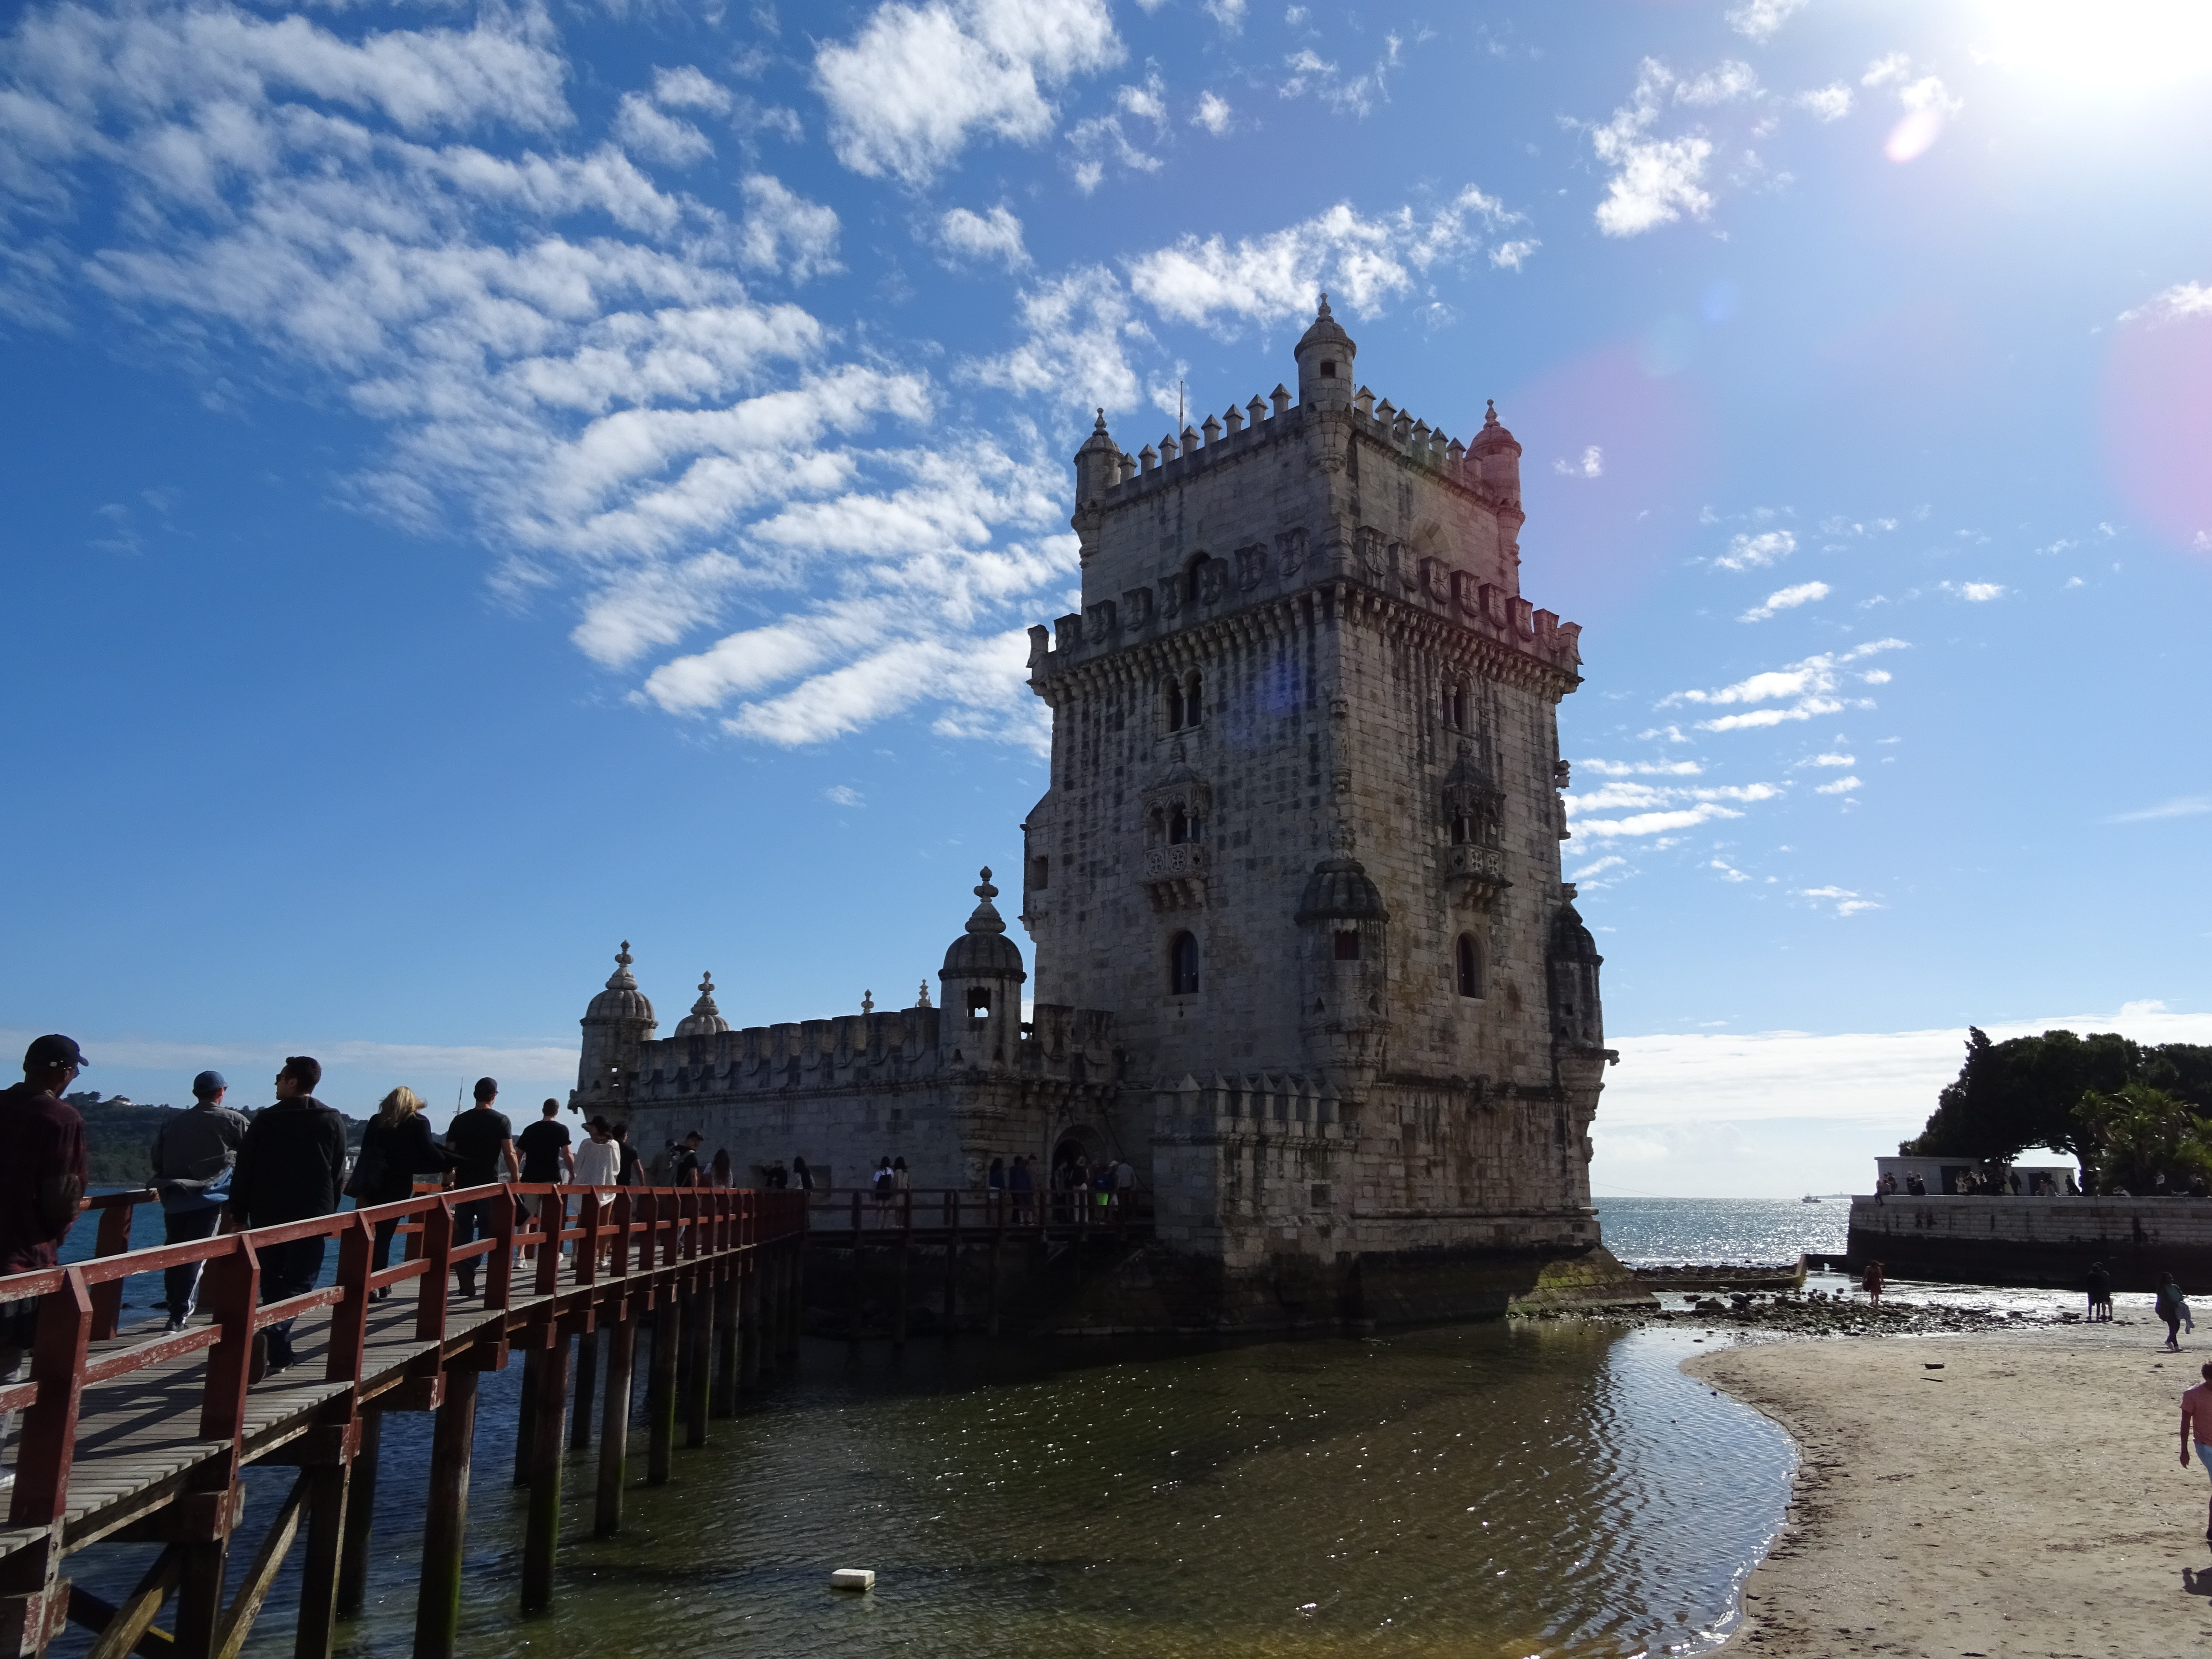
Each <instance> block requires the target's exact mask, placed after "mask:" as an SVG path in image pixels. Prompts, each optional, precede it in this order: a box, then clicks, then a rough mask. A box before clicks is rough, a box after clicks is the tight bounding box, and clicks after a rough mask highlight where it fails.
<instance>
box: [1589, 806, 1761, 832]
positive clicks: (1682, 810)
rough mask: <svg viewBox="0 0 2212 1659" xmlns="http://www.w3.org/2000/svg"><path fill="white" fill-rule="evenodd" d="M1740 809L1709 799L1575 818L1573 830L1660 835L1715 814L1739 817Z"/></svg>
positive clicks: (1712, 817) (1690, 827) (1687, 826)
mask: <svg viewBox="0 0 2212 1659" xmlns="http://www.w3.org/2000/svg"><path fill="white" fill-rule="evenodd" d="M1742 816H1743V814H1742V813H1741V812H1737V811H1730V810H1729V808H1728V807H1725V806H1723V805H1719V804H1717V802H1713V801H1701V802H1700V803H1699V804H1698V805H1695V806H1686V807H1679V808H1674V809H1672V810H1669V811H1656V812H1638V813H1634V814H1632V815H1631V816H1629V817H1625V818H1577V820H1576V821H1575V826H1574V829H1575V833H1576V834H1577V835H1578V836H1599V837H1601V838H1605V839H1610V838H1612V837H1613V836H1660V835H1665V834H1667V833H1668V831H1670V830H1674V829H1694V828H1696V827H1697V826H1698V825H1699V824H1701V823H1710V822H1711V821H1712V820H1713V819H1715V818H1740V817H1742Z"/></svg>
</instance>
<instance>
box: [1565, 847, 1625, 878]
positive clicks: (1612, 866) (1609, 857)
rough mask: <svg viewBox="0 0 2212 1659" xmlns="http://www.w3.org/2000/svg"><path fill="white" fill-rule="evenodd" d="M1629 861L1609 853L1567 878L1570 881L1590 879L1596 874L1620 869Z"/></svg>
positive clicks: (1599, 874)
mask: <svg viewBox="0 0 2212 1659" xmlns="http://www.w3.org/2000/svg"><path fill="white" fill-rule="evenodd" d="M1627 863H1628V860H1626V859H1625V858H1621V857H1620V856H1619V855H1618V854H1612V853H1608V854H1606V855H1605V857H1603V858H1601V859H1599V860H1596V861H1595V863H1592V864H1585V865H1584V866H1583V867H1582V868H1581V869H1579V870H1577V871H1576V872H1574V873H1573V874H1572V875H1571V876H1569V877H1568V878H1567V879H1568V880H1569V881H1588V880H1589V879H1590V878H1593V877H1595V876H1601V875H1603V874H1604V873H1605V872H1607V871H1608V870H1618V869H1620V868H1622V867H1624V866H1626V864H1627Z"/></svg>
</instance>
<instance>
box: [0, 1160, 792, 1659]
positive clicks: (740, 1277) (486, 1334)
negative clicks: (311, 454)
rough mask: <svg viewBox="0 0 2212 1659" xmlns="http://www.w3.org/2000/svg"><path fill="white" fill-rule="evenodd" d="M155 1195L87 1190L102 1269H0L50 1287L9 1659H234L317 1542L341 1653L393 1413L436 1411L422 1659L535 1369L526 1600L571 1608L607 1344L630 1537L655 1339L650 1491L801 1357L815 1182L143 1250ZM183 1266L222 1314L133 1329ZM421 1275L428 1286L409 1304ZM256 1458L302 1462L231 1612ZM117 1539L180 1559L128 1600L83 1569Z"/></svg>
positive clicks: (10, 1565)
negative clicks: (562, 1217) (58, 1641)
mask: <svg viewBox="0 0 2212 1659" xmlns="http://www.w3.org/2000/svg"><path fill="white" fill-rule="evenodd" d="M556 1193H557V1194H562V1196H563V1199H564V1201H565V1207H566V1209H567V1210H568V1211H573V1212H574V1214H572V1215H568V1217H567V1218H566V1225H562V1226H561V1227H560V1228H559V1229H558V1230H557V1231H558V1237H559V1239H560V1240H561V1241H562V1242H563V1243H566V1244H567V1245H568V1253H567V1254H566V1255H563V1254H562V1251H561V1250H560V1249H556V1248H552V1247H551V1246H552V1240H551V1238H550V1237H549V1235H548V1233H547V1232H546V1231H544V1230H543V1228H542V1227H541V1226H540V1225H538V1224H535V1223H532V1221H530V1220H529V1219H528V1218H526V1215H525V1214H524V1213H523V1210H524V1206H523V1205H522V1204H521V1203H520V1200H522V1199H523V1198H525V1197H526V1196H527V1197H530V1198H532V1199H534V1200H535V1199H543V1198H544V1197H545V1196H547V1195H549V1194H556ZM153 1197H154V1194H152V1193H150V1192H144V1193H125V1194H109V1195H107V1196H106V1197H104V1198H101V1199H96V1200H94V1207H95V1208H97V1209H99V1210H100V1211H101V1212H102V1213H101V1216H100V1235H99V1237H100V1244H99V1249H100V1254H98V1255H95V1256H94V1258H93V1259H91V1260H89V1261H82V1262H79V1263H77V1264H76V1265H74V1266H71V1267H60V1268H53V1269H49V1270H46V1271H44V1272H39V1273H18V1274H15V1275H13V1276H10V1277H6V1278H0V1302H11V1301H16V1300H20V1299H21V1298H24V1297H40V1298H42V1300H41V1302H40V1308H39V1314H38V1335H37V1346H36V1348H35V1349H34V1351H33V1354H32V1358H31V1364H30V1376H29V1378H28V1380H27V1381H25V1382H20V1383H15V1384H12V1385H9V1386H5V1387H0V1409H4V1410H9V1411H14V1412H18V1413H21V1417H20V1419H19V1436H18V1444H19V1445H20V1453H19V1455H18V1458H17V1462H16V1464H15V1486H14V1490H13V1492H12V1493H10V1494H9V1509H8V1518H7V1524H6V1527H5V1528H4V1529H0V1655H4V1656H23V1655H31V1654H39V1653H43V1652H44V1651H45V1650H46V1645H47V1644H48V1643H49V1642H50V1641H52V1639H53V1638H54V1637H55V1636H56V1635H57V1634H58V1633H59V1632H60V1631H61V1629H62V1627H63V1626H64V1623H65V1622H70V1621H73V1622H76V1623H77V1624H80V1625H83V1626H89V1627H90V1628H91V1629H92V1630H94V1631H95V1632H97V1636H96V1638H95V1639H94V1644H93V1647H92V1650H91V1651H92V1659H122V1656H125V1655H126V1654H130V1653H132V1652H137V1653H139V1654H149V1655H154V1654H160V1655H174V1656H178V1659H234V1656H235V1655H236V1654H237V1653H238V1652H239V1650H240V1648H241V1647H242V1646H243V1644H245V1642H246V1637H247V1635H248V1633H249V1632H251V1631H252V1626H253V1622H254V1618H255V1615H256V1614H257V1613H258V1612H259V1611H260V1608H261V1606H262V1604H263V1602H264V1601H265V1600H266V1598H267V1596H268V1595H269V1592H270V1587H271V1585H272V1584H273V1583H274V1582H275V1580H276V1575H277V1571H278V1570H279V1568H280V1567H281V1566H282V1565H283V1562H284V1560H285V1558H286V1556H287V1555H288V1553H290V1552H291V1551H292V1550H293V1547H294V1546H295V1541H298V1540H300V1539H301V1535H302V1534H304V1545H303V1548H304V1557H303V1560H302V1564H301V1565H302V1571H301V1595H300V1614H299V1624H298V1628H297V1632H296V1635H295V1641H294V1646H293V1651H294V1653H295V1655H297V1656H301V1659H307V1656H323V1655H327V1654H329V1652H330V1651H331V1640H332V1636H333V1626H334V1621H335V1620H339V1619H343V1618H346V1617H348V1616H349V1615H350V1614H352V1613H357V1612H358V1611H359V1610H360V1608H361V1607H362V1601H363V1599H364V1595H365V1593H366V1590H367V1588H368V1561H369V1556H370V1550H369V1539H370V1529H371V1527H372V1525H373V1519H372V1516H373V1511H374V1506H375V1503H376V1486H377V1452H378V1443H379V1439H380V1429H381V1425H382V1422H383V1418H384V1415H385V1414H386V1413H390V1412H431V1413H435V1425H434V1427H433V1430H432V1455H431V1459H430V1466H429V1469H428V1475H427V1479H428V1491H427V1492H425V1493H423V1494H422V1498H421V1501H422V1506H423V1511H424V1516H425V1530H424V1536H423V1543H422V1581H421V1589H420V1592H419V1595H418V1597H417V1601H416V1625H415V1652H416V1654H417V1655H418V1656H446V1655H450V1654H451V1653H453V1650H454V1639H455V1633H456V1631H457V1628H458V1626H459V1613H460V1590H461V1563H462V1553H463V1549H464V1540H465V1522H466V1517H467V1510H468V1490H469V1473H470V1455H471V1449H472V1447H473V1444H474V1441H475V1428H476V1407H477V1379H478V1378H479V1376H481V1375H482V1374H483V1372H485V1371H489V1370H500V1369H501V1368H503V1367H504V1366H505V1365H506V1364H507V1360H508V1358H509V1356H510V1355H511V1354H513V1353H514V1352H518V1351H519V1352H521V1353H522V1355H523V1356H524V1362H525V1375H524V1386H523V1389H522V1396H521V1398H522V1404H521V1414H522V1422H521V1425H520V1434H519V1436H518V1447H517V1462H518V1469H517V1475H518V1479H519V1480H526V1483H527V1485H528V1486H529V1488H530V1500H529V1520H528V1524H527V1533H526V1542H525V1545H524V1549H523V1555H522V1571H521V1583H520V1586H519V1587H518V1590H519V1598H520V1605H521V1609H522V1611H523V1612H525V1613H537V1612H543V1611H544V1610H545V1609H546V1608H548V1607H550V1606H551V1604H552V1599H553V1579H554V1559H555V1553H556V1547H557V1546H558V1543H559V1541H560V1539H559V1533H560V1514H561V1466H562V1455H561V1454H562V1449H563V1446H564V1444H569V1445H582V1444H585V1443H587V1442H588V1439H589V1436H590V1433H591V1429H592V1405H593V1402H592V1388H593V1383H594V1379H595V1377H596V1375H597V1372H598V1353H597V1349H598V1346H599V1344H600V1343H601V1342H605V1344H606V1345H607V1347H608V1353H607V1364H606V1391H605V1392H606V1397H605V1401H604V1403H603V1405H602V1407H601V1413H600V1414H601V1420H602V1421H601V1431H600V1434H601V1437H600V1442H599V1488H598V1494H597V1499H598V1501H597V1506H596V1511H595V1517H594V1528H595V1530H596V1531H597V1532H598V1533H599V1535H601V1536H606V1535H609V1534H613V1533H615V1532H616V1531H617V1530H619V1528H621V1526H622V1516H623V1492H624V1489H625V1487H626V1486H627V1485H628V1480H629V1473H628V1471H629V1421H630V1415H631V1405H630V1402H631V1397H632V1389H633V1371H634V1368H635V1353H636V1347H637V1337H638V1330H639V1327H640V1325H641V1323H647V1322H649V1323H650V1326H651V1330H652V1341H651V1349H650V1359H649V1370H648V1380H647V1424H648V1428H647V1449H646V1457H645V1465H646V1467H645V1479H646V1480H647V1482H648V1483H657V1482H660V1481H665V1480H667V1479H668V1478H669V1468H670V1460H671V1452H672V1450H673V1449H674V1447H675V1444H676V1440H677V1436H678V1425H679V1424H680V1425H681V1432H682V1433H683V1435H684V1440H685V1443H687V1444H690V1445H694V1446H696V1445H700V1444H702V1443H704V1441H705V1439H706V1435H707V1424H708V1419H710V1418H713V1417H718V1416H728V1415H730V1414H732V1413H733V1412H734V1411H735V1410H736V1407H737V1403H738V1396H739V1393H740V1390H742V1389H746V1388H749V1387H751V1386H753V1385H755V1384H756V1383H758V1382H759V1381H760V1379H761V1377H762V1376H763V1373H764V1372H765V1371H767V1370H772V1369H775V1368H777V1367H780V1366H782V1365H785V1364H789V1363H790V1362H791V1360H792V1359H793V1358H794V1357H795V1356H796V1353H797V1346H798V1330H799V1301H800V1290H801V1286H800V1279H801V1273H802V1271H803V1262H804V1260H805V1254H804V1252H805V1231H806V1221H807V1214H806V1202H805V1195H804V1194H799V1193H754V1192H746V1191H732V1190H727V1189H722V1188H696V1187H693V1188H621V1189H619V1191H618V1193H617V1196H615V1197H614V1199H613V1200H612V1201H611V1203H608V1204H605V1205H602V1204H601V1203H600V1202H599V1200H598V1199H597V1198H596V1197H595V1195H594V1194H593V1193H592V1189H591V1188H574V1187H561V1188H556V1187H543V1186H503V1187H483V1188H470V1189H467V1190H465V1191H459V1192H449V1193H438V1194H429V1195H425V1196H418V1197H416V1198H414V1199H411V1200H407V1201H405V1202H403V1203H398V1204H388V1205H384V1206H380V1207H377V1208H373V1209H368V1210H351V1211H347V1212H343V1213H341V1214H338V1215H333V1216H328V1217H325V1218H320V1219H318V1220H313V1221H301V1222H295V1223H292V1224H290V1225H284V1226H276V1227H264V1228H258V1229H255V1230H254V1231H251V1232H245V1233H234V1234H229V1235H226V1236H224V1237H217V1238H212V1239H209V1240H206V1241H204V1242H201V1243H191V1244H178V1245H171V1246H166V1247H163V1248H161V1249H146V1250H137V1251H127V1252H126V1251H125V1250H124V1249H123V1245H124V1243H125V1241H126V1240H127V1239H128V1237H129V1234H130V1206H131V1204H133V1203H136V1202H139V1201H143V1200H151V1199H153ZM480 1201H481V1202H486V1203H488V1205H489V1211H490V1217H491V1226H490V1236H489V1237H486V1238H481V1239H478V1240H477V1241H476V1242H474V1243H465V1244H459V1245H457V1244H456V1243H454V1242H453V1239H454V1232H455V1225H454V1223H455V1214H456V1212H457V1210H459V1207H460V1206H463V1205H466V1204H471V1203H475V1202H480ZM531 1207H532V1208H539V1207H542V1208H544V1210H546V1211H547V1212H550V1211H551V1207H552V1206H550V1205H543V1206H540V1205H538V1204H533V1205H532V1206H531ZM395 1218H396V1219H397V1220H398V1222H399V1223H400V1224H401V1225H402V1227H403V1229H406V1230H411V1231H410V1233H409V1243H408V1255H407V1259H406V1260H404V1261H401V1262H399V1263H398V1264H396V1265H394V1266H392V1267H388V1268H386V1269H384V1270H382V1271H373V1270H372V1267H371V1261H372V1247H373V1240H374V1228H375V1225H376V1224H377V1223H378V1222H379V1221H380V1220H386V1219H395ZM313 1237H323V1238H325V1239H330V1240H335V1241H336V1242H337V1279H336V1282H335V1283H334V1284H332V1285H329V1286H327V1287H326V1288H324V1289H320V1290H316V1291H310V1292H308V1293H307V1294H306V1295H304V1296H297V1297H291V1298H289V1299H288V1300H285V1301H282V1302H276V1303H270V1304H264V1302H263V1301H262V1299H261V1297H260V1294H259V1291H260V1267H259V1261H258V1255H257V1253H258V1251H260V1250H263V1249H267V1248H268V1247H269V1246H270V1245H274V1244H280V1243H286V1242H288V1241H291V1240H295V1239H307V1238H313ZM518 1257H520V1258H521V1260H520V1263H519V1264H518ZM478 1258H482V1260H481V1261H478V1260H477V1259H478ZM192 1261H201V1262H204V1263H205V1264H206V1266H205V1269H204V1276H203V1279H202V1281H201V1292H200V1298H199V1305H200V1308H201V1310H202V1311H203V1312H205V1313H210V1314H212V1316H213V1323H212V1324H210V1325H201V1324H197V1323H196V1324H195V1325H194V1326H193V1327H192V1328H189V1329H186V1330H184V1331H180V1332H178V1333H176V1334H164V1335H161V1336H155V1337H151V1338H149V1336H148V1335H147V1334H146V1332H145V1331H144V1330H140V1331H136V1332H131V1333H127V1334H118V1323H119V1320H118V1314H119V1311H120V1308H121V1302H122V1289H123V1281H124V1280H125V1279H127V1278H129V1277H130V1276H131V1275H132V1274H134V1273H153V1272H157V1271H159V1270H161V1269H164V1268H167V1267H177V1266H180V1265H183V1264H185V1263H188V1262H192ZM465 1263H466V1264H471V1271H472V1272H473V1271H474V1270H475V1269H476V1268H479V1267H480V1268H481V1273H477V1275H476V1276H477V1277H478V1278H480V1279H481V1280H482V1289H481V1291H479V1293H477V1294H476V1295H474V1296H471V1297H460V1296H458V1295H455V1294H453V1292H452V1291H451V1289H450V1286H451V1285H452V1283H453V1269H454V1268H455V1267H459V1266H461V1265H462V1264H465ZM410 1281H411V1291H412V1294H411V1295H396V1294H393V1292H395V1291H401V1290H402V1289H403V1288H406V1287H410ZM648 1316H649V1320H648ZM286 1320H292V1321H295V1322H296V1324H295V1328H294V1336H293V1342H294V1346H295V1349H296V1350H297V1352H299V1354H300V1361H299V1363H298V1364H295V1365H292V1366H290V1367H289V1368H287V1369H285V1370H282V1371H279V1372H277V1373H276V1374H274V1375H271V1376H267V1377H265V1378H263V1379H262V1380H259V1381H255V1380H253V1378H254V1371H255V1369H256V1368H255V1365H254V1353H255V1349H256V1343H255V1341H254V1338H255V1334H257V1333H258V1332H261V1331H264V1330H265V1329H266V1328H268V1327H270V1326H271V1325H274V1324H276V1323H278V1322H283V1321H286ZM572 1393H573V1408H572V1398H571V1396H572ZM254 1464H262V1465H276V1466H282V1467H285V1468H294V1469H296V1470H297V1471H298V1474H297V1476H296V1478H295V1481H294V1483H293V1486H292V1488H291V1492H290V1495H289V1497H288V1498H285V1499H284V1501H283V1505H282V1507H281V1508H280V1510H278V1512H277V1514H276V1519H275V1521H274V1523H273V1524H272V1525H271V1526H270V1528H269V1529H268V1531H267V1532H266V1534H264V1538H263V1540H262V1542H261V1544H260V1546H259V1547H258V1550H257V1551H256V1553H255V1554H254V1556H253V1558H252V1561H251V1563H250V1564H249V1565H247V1567H246V1572H245V1575H244V1578H243V1582H242V1583H240V1584H239V1585H238V1587H237V1589H236V1590H235V1592H234V1594H233V1595H231V1596H229V1597H228V1600H226V1598H225V1595H224V1589H225V1584H226V1579H227V1577H228V1567H229V1561H228V1553H229V1543H230V1540H231V1538H232V1537H233V1535H234V1534H235V1533H237V1532H238V1530H239V1529H240V1522H241V1520H242V1517H243V1514H244V1510H245V1493H244V1488H243V1485H242V1477H243V1474H244V1471H245V1470H246V1468H248V1467H249V1466H251V1465H254ZM114 1543H137V1544H145V1543H155V1544H159V1545H161V1553H160V1554H159V1556H158V1558H157V1559H155V1562H154V1564H153V1565H152V1566H151V1567H150V1568H149V1570H148V1571H147V1572H146V1574H145V1576H144V1577H143V1578H142V1579H141V1580H140V1581H139V1583H138V1584H137V1588H136V1589H133V1590H132V1591H131V1593H130V1595H127V1596H126V1597H125V1599H124V1600H123V1601H122V1602H120V1603H119V1604H116V1605H111V1604H109V1603H107V1602H106V1601H102V1600H100V1599H99V1598H97V1597H95V1596H94V1595H90V1594H89V1593H88V1592H86V1591H84V1590H82V1589H74V1588H72V1586H71V1585H70V1583H69V1581H68V1576H67V1571H66V1570H67V1567H68V1565H69V1559H70V1557H71V1556H72V1555H75V1554H76V1553H78V1552H79V1551H82V1550H84V1549H87V1548H88V1547H93V1546H95V1545H100V1544H114ZM165 1609H167V1618H166V1620H165V1619H164V1612H165ZM165 1625H166V1628H165V1627H164V1626H165Z"/></svg>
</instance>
